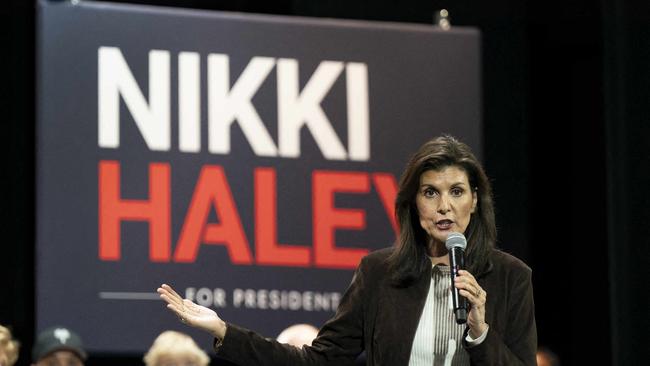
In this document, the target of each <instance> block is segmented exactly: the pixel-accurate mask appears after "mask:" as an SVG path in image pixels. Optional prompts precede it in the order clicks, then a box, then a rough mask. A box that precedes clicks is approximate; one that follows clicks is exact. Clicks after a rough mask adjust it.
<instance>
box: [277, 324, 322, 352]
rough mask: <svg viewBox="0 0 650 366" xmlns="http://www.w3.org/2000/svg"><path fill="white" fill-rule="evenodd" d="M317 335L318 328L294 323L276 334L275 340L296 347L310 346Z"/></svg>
mask: <svg viewBox="0 0 650 366" xmlns="http://www.w3.org/2000/svg"><path fill="white" fill-rule="evenodd" d="M317 335H318V329H317V328H316V327H314V326H313V325H309V324H294V325H292V326H290V327H288V328H287V329H285V330H283V331H282V332H281V333H280V335H278V338H277V341H278V342H280V343H286V344H290V345H292V346H296V347H302V346H303V345H305V344H306V345H308V346H311V342H312V341H313V340H314V338H316V336H317Z"/></svg>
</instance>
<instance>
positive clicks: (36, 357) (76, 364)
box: [32, 327, 87, 366]
mask: <svg viewBox="0 0 650 366" xmlns="http://www.w3.org/2000/svg"><path fill="white" fill-rule="evenodd" d="M86 358H87V355H86V351H85V350H84V347H83V343H82V342H81V337H79V335H78V334H77V333H75V332H73V331H71V330H70V329H67V328H65V327H53V328H49V329H46V330H44V331H42V332H41V333H39V334H38V337H36V343H34V348H33V349H32V360H33V365H35V366H82V365H83V364H84V362H85V361H86Z"/></svg>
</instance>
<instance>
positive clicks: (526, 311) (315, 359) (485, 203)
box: [158, 136, 537, 366]
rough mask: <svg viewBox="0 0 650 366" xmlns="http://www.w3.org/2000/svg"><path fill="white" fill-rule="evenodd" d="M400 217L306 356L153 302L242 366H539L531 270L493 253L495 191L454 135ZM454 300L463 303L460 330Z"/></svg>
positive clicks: (199, 313)
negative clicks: (461, 266) (457, 244)
mask: <svg viewBox="0 0 650 366" xmlns="http://www.w3.org/2000/svg"><path fill="white" fill-rule="evenodd" d="M395 215H396V216H397V221H398V223H399V227H400V234H399V238H398V239H397V243H396V244H395V246H393V247H391V248H386V249H382V250H378V251H375V252H373V253H371V254H369V255H367V256H366V257H365V258H363V259H362V260H361V263H360V264H359V266H358V268H357V270H356V272H355V274H354V277H353V279H352V283H351V284H350V286H349V288H348V289H347V291H346V293H345V295H344V296H343V298H342V300H341V303H340V305H339V307H338V309H337V311H336V314H335V315H334V317H333V318H332V319H330V320H329V321H327V322H326V323H325V324H324V325H323V327H322V328H321V330H320V332H319V334H318V337H317V338H316V339H314V341H313V343H312V345H311V346H304V347H303V348H296V347H292V346H289V345H285V344H281V343H278V342H276V341H274V340H270V339H267V338H264V337H262V336H260V335H259V334H257V333H255V332H253V331H250V330H247V329H243V328H241V327H238V326H237V325H234V324H230V323H226V322H225V321H223V320H222V319H221V318H219V316H218V315H217V313H215V312H214V311H212V310H210V309H208V308H206V307H203V306H199V305H197V304H195V303H193V302H191V301H189V300H184V299H183V298H181V297H180V296H179V295H178V294H177V293H176V292H175V291H174V290H173V289H172V288H171V287H170V286H168V285H165V284H164V285H162V286H161V287H160V288H159V289H158V293H159V294H160V297H161V298H162V299H163V300H165V301H166V302H167V307H168V308H169V309H170V310H172V311H173V312H174V313H175V314H176V315H177V316H178V317H179V319H180V320H181V321H182V322H183V323H185V324H187V325H190V326H193V327H196V328H199V329H202V330H205V331H206V332H208V333H210V334H211V335H212V336H213V337H214V338H215V350H216V352H217V355H218V356H219V357H221V358H224V359H226V360H229V361H231V362H233V363H236V364H241V365H247V366H248V365H337V366H338V365H345V364H351V363H353V362H354V360H355V359H356V358H357V356H358V355H359V354H360V353H361V352H363V351H365V352H366V362H367V364H368V365H391V366H396V365H412V366H419V365H423V366H424V365H427V366H430V365H444V366H447V365H535V364H536V362H535V352H536V348H537V333H536V326H535V314H534V305H533V289H532V284H531V270H530V268H528V266H526V265H525V264H524V263H523V262H522V261H520V260H519V259H517V258H515V257H513V256H512V255H509V254H507V253H504V252H502V251H499V250H498V249H496V248H495V241H496V225H495V221H494V208H493V204H492V193H491V188H490V183H489V181H488V178H487V176H486V175H485V172H484V171H483V168H482V167H481V165H480V163H479V162H478V160H477V159H476V158H475V157H474V155H473V154H472V152H471V150H470V148H469V147H468V146H467V145H466V144H464V143H462V142H460V141H458V140H456V139H454V138H453V137H450V136H442V137H438V138H434V139H432V140H430V141H428V142H426V143H425V144H424V145H422V146H421V147H420V148H419V149H418V151H417V152H416V153H415V154H414V155H413V157H412V158H411V160H410V161H409V163H408V165H407V166H406V169H405V171H404V173H403V175H402V177H401V179H400V183H399V191H398V193H397V199H396V202H395ZM450 233H462V234H463V235H464V237H465V238H466V243H467V244H466V249H465V256H464V260H465V268H466V270H460V271H458V272H457V273H455V271H453V269H454V268H455V267H452V270H450V259H449V255H448V249H447V247H446V246H445V243H446V242H447V237H448V236H449V234H450ZM455 236H456V237H461V238H462V236H461V235H457V234H456V235H455ZM452 275H453V276H452ZM452 285H453V287H452ZM454 289H457V290H456V291H457V292H458V294H459V295H460V297H461V300H463V299H462V298H464V301H466V302H467V304H468V306H467V314H466V321H465V322H463V323H462V324H459V322H458V321H457V319H456V316H455V313H454V306H453V305H452V304H453V303H456V302H457V301H452V297H453V294H454V291H452V290H454ZM461 313H462V312H461Z"/></svg>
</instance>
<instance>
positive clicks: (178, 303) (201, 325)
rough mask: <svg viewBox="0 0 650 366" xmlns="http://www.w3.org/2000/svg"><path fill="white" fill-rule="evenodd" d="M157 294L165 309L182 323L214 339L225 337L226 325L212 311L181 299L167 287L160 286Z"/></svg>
mask: <svg viewBox="0 0 650 366" xmlns="http://www.w3.org/2000/svg"><path fill="white" fill-rule="evenodd" d="M157 292H158V294H160V298H161V299H163V300H165V302H166V303H167V309H169V310H171V311H173V312H174V313H175V314H176V316H178V318H179V319H180V321H181V322H182V323H184V324H187V325H189V326H192V327H194V328H198V329H201V330H204V331H206V332H208V333H210V334H212V336H213V337H215V338H219V339H223V337H224V336H225V335H226V323H225V322H224V321H223V320H221V318H219V315H217V313H215V312H214V311H212V310H210V309H208V308H206V307H205V306H201V305H197V304H195V303H193V302H192V301H190V300H187V299H183V298H182V297H181V296H180V295H179V294H178V293H176V291H174V289H173V288H172V287H171V286H169V285H166V284H162V285H161V286H160V287H159V288H158V290H157Z"/></svg>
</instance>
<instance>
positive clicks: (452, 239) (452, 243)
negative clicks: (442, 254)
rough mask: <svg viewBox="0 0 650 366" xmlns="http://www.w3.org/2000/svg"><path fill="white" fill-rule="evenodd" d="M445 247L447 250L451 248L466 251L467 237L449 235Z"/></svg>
mask: <svg viewBox="0 0 650 366" xmlns="http://www.w3.org/2000/svg"><path fill="white" fill-rule="evenodd" d="M445 246H446V247H447V250H451V248H460V249H462V250H465V248H466V247H467V239H465V235H463V234H461V233H449V235H447V241H446V242H445Z"/></svg>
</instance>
